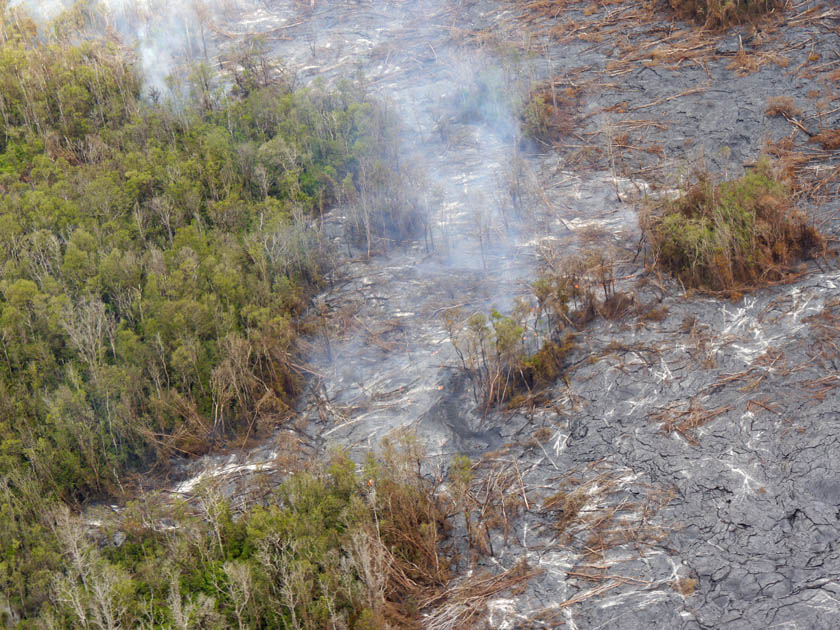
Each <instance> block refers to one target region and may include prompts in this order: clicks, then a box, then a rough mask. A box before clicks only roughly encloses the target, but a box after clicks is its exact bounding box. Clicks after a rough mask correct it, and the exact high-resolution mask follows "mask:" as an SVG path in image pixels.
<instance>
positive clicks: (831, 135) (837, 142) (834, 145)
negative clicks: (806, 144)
mask: <svg viewBox="0 0 840 630" xmlns="http://www.w3.org/2000/svg"><path fill="white" fill-rule="evenodd" d="M810 142H815V143H817V144H819V145H820V146H821V147H822V148H823V149H825V150H826V151H836V150H837V149H840V129H823V130H822V131H820V132H819V133H818V134H817V135H815V136H813V137H812V138H811V140H810Z"/></svg>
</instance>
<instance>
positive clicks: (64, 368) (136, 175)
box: [0, 3, 411, 627]
mask: <svg viewBox="0 0 840 630" xmlns="http://www.w3.org/2000/svg"><path fill="white" fill-rule="evenodd" d="M5 5H6V3H2V6H0V9H1V10H2V15H1V16H0V115H2V119H0V352H2V361H0V529H2V531H3V532H4V534H5V536H4V538H3V540H2V541H0V586H1V587H2V589H3V592H4V593H5V595H6V598H7V600H8V611H7V612H8V614H9V615H11V617H10V618H17V617H18V616H20V615H23V616H24V617H26V616H27V615H32V614H33V613H34V612H35V611H37V610H38V609H39V607H40V606H41V604H42V603H43V602H44V601H45V598H46V597H47V594H48V593H49V592H51V593H53V595H54V597H57V596H56V595H55V593H57V592H60V591H61V589H60V588H58V587H57V586H56V583H55V580H54V571H55V570H56V567H58V566H59V565H61V564H62V563H66V562H68V556H66V555H63V556H62V553H61V552H60V549H64V550H65V551H66V549H67V546H66V545H64V543H67V541H66V540H65V541H64V543H62V539H61V535H59V532H60V531H65V533H66V531H69V530H68V529H67V528H66V527H64V528H63V529H62V528H61V527H57V526H56V523H58V522H59V521H61V518H59V516H60V511H59V512H56V511H55V510H56V509H57V507H56V506H59V505H61V504H62V503H64V504H67V503H70V504H76V503H79V502H84V501H87V500H89V499H92V498H97V497H105V496H109V495H110V496H113V495H122V494H123V493H124V492H125V487H126V486H125V483H126V479H127V477H126V475H128V474H129V473H131V472H132V471H134V472H146V471H148V470H150V469H152V468H154V467H156V466H158V467H160V466H165V465H166V463H167V462H168V461H169V460H170V458H171V457H172V456H173V455H177V454H185V455H189V454H196V453H201V452H205V451H207V450H209V449H211V448H213V446H214V445H215V444H219V443H223V442H224V441H225V440H227V439H228V438H230V437H232V436H235V435H239V436H241V435H243V434H246V433H247V434H250V435H253V434H254V432H255V431H257V430H258V429H259V428H260V427H265V426H271V425H272V424H273V423H275V422H276V421H278V420H280V419H282V418H284V417H285V416H286V415H287V414H288V412H289V409H290V407H291V405H292V404H293V399H294V395H295V392H296V388H297V386H298V384H299V379H300V374H299V372H298V371H297V370H296V368H295V365H296V363H295V358H294V357H295V339H296V336H297V335H298V333H299V330H298V325H297V323H296V321H297V316H298V315H299V314H300V313H301V311H302V309H303V308H304V305H305V303H306V296H307V293H308V292H309V291H311V290H313V289H314V288H317V287H318V286H319V283H320V282H321V275H322V273H323V271H324V268H325V264H326V263H327V262H328V261H327V258H328V255H327V252H328V249H327V247H326V246H325V244H324V243H323V242H322V239H321V238H320V236H319V234H320V233H319V231H318V229H317V225H318V221H319V220H320V218H321V217H322V214H323V212H324V210H325V209H326V208H328V207H329V206H330V205H332V204H335V203H337V202H341V201H343V202H346V203H347V204H348V205H350V206H352V204H353V203H358V200H359V199H360V198H361V197H362V196H364V195H365V194H366V190H368V189H370V187H369V186H367V184H366V183H365V182H367V181H374V180H377V179H383V178H384V179H391V180H395V179H396V178H395V177H394V170H393V169H394V168H396V165H397V164H398V160H397V156H396V151H395V146H396V143H395V142H394V127H393V125H392V124H391V123H389V121H388V116H387V115H386V113H385V111H384V110H383V109H382V108H381V107H379V106H378V105H376V104H375V103H374V102H372V101H371V100H369V99H367V98H366V97H365V96H364V94H363V93H361V92H360V91H359V88H357V87H352V86H350V85H349V84H348V85H345V86H343V87H340V88H339V89H336V90H329V89H326V88H323V87H314V88H311V89H294V87H293V84H292V82H291V81H289V80H288V78H287V77H286V75H279V74H278V73H276V72H273V71H272V69H271V68H272V65H271V64H270V63H268V62H267V58H266V55H265V51H264V49H263V46H262V45H261V43H260V42H259V41H255V42H249V43H248V44H247V45H245V46H241V47H239V48H237V49H236V50H235V51H232V52H231V53H230V55H229V57H230V60H231V64H230V67H231V68H232V72H231V73H230V74H228V75H225V76H224V77H220V76H217V75H215V74H214V72H212V71H211V70H210V68H208V67H207V66H202V65H198V66H195V67H194V68H193V72H192V74H191V75H190V76H189V77H188V78H187V79H186V80H184V81H181V82H180V83H178V84H177V85H175V84H174V83H173V95H174V96H173V98H169V99H167V98H163V99H160V98H158V96H159V95H154V98H144V97H143V94H142V91H143V90H142V85H143V79H142V77H141V76H140V75H139V74H138V71H137V69H136V67H135V65H134V64H133V61H132V54H131V51H127V50H126V49H124V48H122V47H121V46H120V45H119V44H118V43H116V42H113V41H110V40H108V39H103V38H102V37H99V36H95V35H94V34H93V33H92V29H91V28H90V27H91V23H90V19H91V18H90V16H89V15H86V14H85V13H84V11H80V10H78V9H77V10H75V11H72V12H69V13H65V14H63V15H62V16H61V17H60V18H59V19H58V20H56V21H55V22H54V23H53V24H51V25H49V26H48V27H45V26H42V27H39V26H38V25H36V24H35V23H34V22H33V21H32V20H31V19H29V18H28V17H27V16H26V14H25V13H24V12H23V11H22V10H20V9H9V8H7V7H6V6H5ZM369 201H371V203H368V204H366V208H367V210H366V212H365V213H363V214H358V215H357V216H358V217H360V218H359V220H358V221H357V222H356V224H355V226H356V227H355V231H353V230H351V232H352V233H353V234H356V235H363V236H364V237H366V238H367V239H368V246H369V243H370V238H371V234H372V233H377V234H386V233H388V232H389V230H396V232H400V230H403V229H405V228H406V227H410V225H411V220H410V219H405V218H400V217H398V215H397V214H396V213H395V212H394V210H393V208H392V207H389V206H388V204H387V203H386V202H385V201H384V200H383V199H378V200H376V199H371V200H369ZM400 221H402V223H400ZM351 227H352V225H351ZM50 514H52V515H53V516H49V515H50ZM57 514H59V516H56V515H57ZM62 518H63V517H62ZM71 529H72V528H71ZM59 543H61V544H59ZM62 545H64V546H62ZM86 553H87V552H86ZM90 553H93V552H90ZM97 562H99V561H97ZM94 564H96V563H94ZM64 566H65V568H66V566H67V565H66V564H65V565H64ZM97 566H99V565H97ZM109 566H110V565H109ZM219 566H221V565H219ZM101 567H105V565H101ZM101 567H100V568H101ZM102 570H103V571H104V573H102V574H101V576H105V577H103V578H102V579H106V578H107V579H108V580H110V579H111V578H114V579H116V578H115V577H114V575H116V574H113V571H111V569H107V567H106V568H103V569H102ZM109 571H111V573H109ZM65 573H66V575H67V576H68V577H67V579H68V580H70V582H68V584H69V585H70V586H72V584H71V582H72V581H73V580H74V579H75V580H77V581H78V580H81V583H82V584H85V580H84V577H83V576H82V575H81V574H78V575H76V577H75V578H73V577H72V575H73V574H72V571H71V572H69V573H68V572H67V570H66V571H65ZM120 579H121V578H120ZM76 585H77V586H78V583H76ZM65 586H67V585H65ZM70 586H67V588H68V589H70V590H68V591H67V594H68V597H70V596H71V595H72V592H73V591H72V588H70ZM62 588H63V587H62ZM115 588H116V587H115ZM56 589H58V590H56ZM58 599H59V600H60V598H58ZM62 601H63V600H62ZM0 608H2V606H0ZM89 612H90V614H91V615H94V612H93V611H89ZM112 612H113V611H112ZM100 613H101V614H105V613H104V612H102V611H100V612H97V613H96V614H97V615H98V614H100ZM91 619H93V617H91ZM103 619H104V617H103ZM103 623H104V622H103ZM84 627H88V626H87V625H85V626H84Z"/></svg>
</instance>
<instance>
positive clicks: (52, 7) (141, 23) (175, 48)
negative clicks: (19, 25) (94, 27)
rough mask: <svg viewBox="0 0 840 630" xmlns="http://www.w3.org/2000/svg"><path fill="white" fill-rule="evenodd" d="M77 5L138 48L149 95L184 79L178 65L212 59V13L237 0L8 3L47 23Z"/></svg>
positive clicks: (225, 10)
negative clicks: (210, 45)
mask: <svg viewBox="0 0 840 630" xmlns="http://www.w3.org/2000/svg"><path fill="white" fill-rule="evenodd" d="M74 5H76V6H83V7H84V8H85V10H86V11H87V12H89V13H90V14H91V15H93V16H95V17H96V18H97V20H101V21H102V22H103V23H104V26H105V29H106V31H109V32H110V33H112V34H116V35H117V36H119V38H120V40H122V42H123V43H124V44H125V45H127V46H130V47H132V48H134V50H135V51H136V52H137V56H138V64H139V67H140V70H141V71H142V74H143V77H144V91H145V92H146V95H149V94H151V93H160V94H166V93H168V92H169V91H170V90H172V88H173V86H172V79H176V81H175V82H176V83H177V79H180V78H183V76H182V75H183V73H182V72H181V71H180V68H181V67H182V66H184V65H185V64H187V63H190V62H196V61H207V62H209V61H210V58H211V56H212V51H211V50H209V38H210V33H209V32H208V30H209V24H210V22H211V20H212V18H213V16H216V15H220V14H224V13H229V12H230V11H232V10H234V9H235V0H222V1H221V2H216V1H214V0H208V1H205V0H188V1H187V2H166V1H165V0H104V1H102V2H89V3H80V2H78V1H74V0H16V1H13V2H12V3H11V5H10V6H12V7H15V6H19V7H23V8H25V9H26V11H27V12H28V13H29V14H30V15H31V16H32V17H33V18H34V19H35V20H37V21H39V22H41V23H46V22H49V21H50V20H53V19H55V18H56V17H57V16H58V15H60V14H61V12H62V11H65V10H68V9H71V8H73V7H74ZM97 34H101V33H97Z"/></svg>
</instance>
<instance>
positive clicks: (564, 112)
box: [522, 82, 580, 144]
mask: <svg viewBox="0 0 840 630" xmlns="http://www.w3.org/2000/svg"><path fill="white" fill-rule="evenodd" d="M579 94H580V91H579V90H577V89H575V88H573V87H571V86H570V87H567V88H565V89H559V88H558V87H557V86H556V85H555V84H554V83H553V82H549V83H548V84H543V85H541V86H539V87H537V88H536V89H535V90H533V91H532V92H531V95H530V96H529V98H528V101H527V103H526V105H525V108H524V110H523V112H522V122H523V126H524V130H525V133H526V134H527V135H529V136H531V137H532V138H535V139H537V140H539V141H541V142H545V143H547V144H551V143H553V142H556V141H557V140H559V139H561V138H563V137H565V136H568V135H569V134H571V133H572V131H574V130H575V128H576V127H577V126H578V107H579V105H580V98H579Z"/></svg>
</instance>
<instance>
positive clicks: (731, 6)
mask: <svg viewBox="0 0 840 630" xmlns="http://www.w3.org/2000/svg"><path fill="white" fill-rule="evenodd" d="M670 3H671V8H672V9H674V11H675V12H676V13H677V15H679V16H680V17H681V18H683V19H686V20H693V21H695V22H698V23H701V24H704V25H706V26H708V27H711V28H717V27H726V26H729V25H731V24H738V23H740V22H742V21H744V20H745V19H749V18H751V17H757V16H760V15H766V14H769V13H772V12H773V11H775V10H776V9H781V8H782V6H783V2H780V1H779V0H670Z"/></svg>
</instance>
